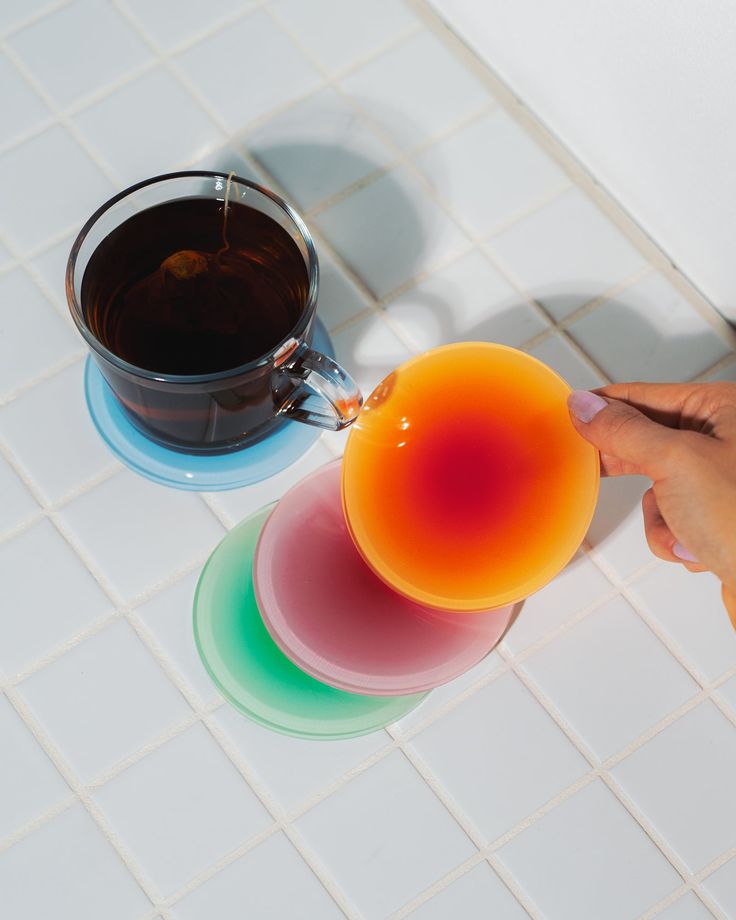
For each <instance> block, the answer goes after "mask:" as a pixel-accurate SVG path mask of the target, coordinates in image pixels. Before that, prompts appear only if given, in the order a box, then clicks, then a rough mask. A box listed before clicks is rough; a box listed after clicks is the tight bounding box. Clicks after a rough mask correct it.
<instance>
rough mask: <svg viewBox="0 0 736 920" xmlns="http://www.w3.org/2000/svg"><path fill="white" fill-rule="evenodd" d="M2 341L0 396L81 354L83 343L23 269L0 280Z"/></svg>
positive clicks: (0, 348) (0, 327)
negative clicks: (39, 332)
mask: <svg viewBox="0 0 736 920" xmlns="http://www.w3.org/2000/svg"><path fill="white" fill-rule="evenodd" d="M40 328H42V329H43V335H39V334H38V330H39V329H40ZM0 342H1V343H2V345H1V346H0V395H8V394H10V393H11V392H12V391H13V390H14V389H15V388H16V387H20V386H23V384H26V383H30V382H31V381H32V380H33V378H34V377H37V376H38V375H39V374H42V373H43V372H44V371H45V370H46V369H47V368H50V367H53V366H54V365H55V364H58V363H59V362H60V361H64V360H66V359H68V358H70V357H72V356H73V355H74V354H76V353H81V351H82V345H81V342H80V340H79V339H78V338H77V337H76V336H75V335H74V334H73V333H72V331H71V330H70V329H69V327H68V326H67V325H66V324H65V323H64V321H63V320H62V319H61V317H60V316H59V315H58V313H57V312H56V310H55V309H54V308H53V306H52V305H51V304H50V303H49V302H48V300H47V299H46V297H45V296H44V294H42V293H41V291H40V289H39V288H38V286H37V285H35V284H34V283H33V281H31V279H30V278H29V276H28V275H27V274H26V273H25V271H23V269H21V268H16V269H13V270H12V271H11V272H9V273H8V274H7V275H4V276H3V277H2V278H0ZM47 443H48V442H47Z"/></svg>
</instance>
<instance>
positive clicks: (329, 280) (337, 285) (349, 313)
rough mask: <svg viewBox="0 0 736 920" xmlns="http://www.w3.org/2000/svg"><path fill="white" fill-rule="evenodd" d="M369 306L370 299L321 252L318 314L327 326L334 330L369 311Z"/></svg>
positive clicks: (331, 259) (330, 258) (329, 257)
mask: <svg viewBox="0 0 736 920" xmlns="http://www.w3.org/2000/svg"><path fill="white" fill-rule="evenodd" d="M368 305H369V301H368V299H367V298H366V297H365V295H364V294H363V293H362V292H361V291H360V289H359V288H358V287H357V286H356V285H355V284H354V283H353V282H352V281H351V280H350V278H348V276H347V275H346V274H345V272H344V271H343V270H342V269H341V268H340V267H339V266H338V265H337V263H336V262H335V261H334V259H333V258H332V257H331V256H329V255H327V253H326V252H324V251H322V252H320V254H319V299H318V301H317V314H318V316H319V318H320V319H321V320H322V322H323V323H324V324H325V326H326V327H327V328H328V329H334V328H335V326H339V325H340V323H344V322H346V321H347V320H349V319H352V318H353V317H354V316H357V315H358V313H360V312H362V311H363V310H365V309H367V307H368Z"/></svg>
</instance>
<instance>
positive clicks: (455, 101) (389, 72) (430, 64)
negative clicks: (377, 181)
mask: <svg viewBox="0 0 736 920" xmlns="http://www.w3.org/2000/svg"><path fill="white" fill-rule="evenodd" d="M340 82H341V85H342V87H343V89H345V91H346V92H348V93H349V94H350V95H351V96H352V97H353V98H354V99H355V100H356V101H357V102H358V103H359V104H360V106H361V107H362V108H363V110H364V111H365V112H366V114H367V115H368V117H369V118H370V119H371V120H372V121H373V122H374V123H375V124H376V125H378V126H379V127H380V128H381V129H382V131H383V132H384V134H385V135H387V136H388V137H390V139H391V141H392V142H393V143H394V144H396V145H397V146H398V147H401V148H403V149H411V148H412V147H416V146H417V145H418V144H422V143H424V142H425V141H428V140H429V139H430V138H433V137H435V136H436V135H438V134H441V133H443V132H445V131H447V130H448V129H449V128H451V127H452V126H453V125H456V124H458V123H460V122H462V121H463V120H464V119H466V118H468V117H469V116H471V115H473V114H474V113H475V112H480V111H481V110H482V109H483V108H484V107H485V106H488V105H491V104H492V100H491V97H490V96H489V95H488V93H487V92H486V90H485V89H484V88H483V86H482V85H481V83H480V82H479V81H478V80H477V79H476V78H475V77H474V76H473V74H471V73H470V71H469V70H468V69H467V68H465V67H463V65H462V64H461V63H460V62H459V61H458V60H457V59H456V58H455V57H454V56H453V55H452V54H450V52H449V51H448V50H447V49H446V48H445V47H444V46H443V45H442V44H440V42H439V41H438V40H437V39H436V38H435V37H434V36H433V35H431V34H430V33H429V32H426V31H422V32H420V33H419V34H418V35H414V36H412V37H411V38H409V39H408V40H407V41H405V42H402V43H401V44H399V45H397V46H396V47H394V48H391V49H390V50H388V51H386V52H385V53H384V54H381V55H379V56H378V57H377V58H374V59H373V60H372V61H370V62H369V63H367V64H365V65H364V66H363V67H360V68H358V69H357V70H354V71H353V72H352V73H350V74H349V75H348V76H346V77H345V78H344V79H342V80H341V81H340Z"/></svg>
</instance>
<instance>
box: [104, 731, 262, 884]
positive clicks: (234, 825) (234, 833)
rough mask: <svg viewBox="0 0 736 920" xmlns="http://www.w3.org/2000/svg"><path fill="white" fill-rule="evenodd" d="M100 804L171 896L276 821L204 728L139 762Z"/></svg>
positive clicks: (110, 786) (153, 878) (109, 789)
mask: <svg viewBox="0 0 736 920" xmlns="http://www.w3.org/2000/svg"><path fill="white" fill-rule="evenodd" d="M94 798H95V800H96V801H97V803H98V804H99V806H100V807H101V808H102V810H103V811H104V812H105V815H106V816H107V818H108V820H109V821H110V823H111V825H112V826H113V828H114V829H115V831H116V832H117V833H118V834H119V835H120V838H121V839H122V841H123V842H124V844H125V846H126V847H128V848H129V849H130V851H131V852H132V854H133V855H134V857H135V859H136V860H137V861H138V862H139V864H140V865H141V867H142V868H143V871H144V872H145V873H146V875H147V876H148V877H149V878H150V879H151V881H152V883H153V885H154V886H155V888H156V890H157V891H158V892H159V893H160V894H161V895H162V896H164V897H168V896H170V895H171V894H173V893H174V892H175V891H176V890H177V889H178V888H181V887H182V886H183V885H185V884H186V883H187V882H188V881H189V880H190V879H192V878H193V877H194V876H195V875H197V874H198V873H199V872H202V871H203V870H204V869H206V868H207V867H208V866H211V865H212V864H214V863H216V862H217V860H218V859H221V858H222V857H223V856H225V855H226V854H227V853H229V852H230V851H231V850H234V849H235V848H236V847H238V846H240V845H241V844H243V843H245V842H246V841H247V840H248V839H249V838H250V837H252V836H254V835H255V834H257V833H259V832H260V831H261V830H263V829H264V828H266V827H268V825H269V824H270V823H271V819H270V818H269V815H268V813H267V812H266V810H265V809H264V808H263V806H262V805H261V803H260V802H259V801H258V799H257V798H256V796H255V795H254V794H253V792H252V791H251V790H250V789H249V787H248V786H247V784H246V782H245V780H244V779H243V778H242V777H241V776H240V774H239V773H238V772H237V771H236V770H235V767H234V766H233V765H232V763H230V761H229V760H228V759H227V757H226V756H225V754H224V753H223V752H222V750H221V749H220V748H219V747H218V745H217V744H216V743H215V742H214V740H213V739H212V736H211V735H210V734H209V732H207V730H206V729H205V728H203V727H202V725H194V726H193V727H192V728H190V729H188V730H187V731H186V732H184V734H182V735H178V736H177V737H175V738H174V739H172V740H171V741H169V742H168V743H167V744H165V745H164V746H163V747H161V748H158V749H157V750H156V751H154V752H153V753H152V754H148V755H147V756H146V757H144V758H143V760H140V761H138V763H135V764H133V766H132V767H129V768H128V769H127V770H125V771H124V772H123V773H121V774H120V775H119V776H117V777H116V778H115V779H113V780H112V781H111V782H109V783H108V784H107V785H106V786H104V787H103V788H102V789H100V790H98V791H97V792H95V794H94Z"/></svg>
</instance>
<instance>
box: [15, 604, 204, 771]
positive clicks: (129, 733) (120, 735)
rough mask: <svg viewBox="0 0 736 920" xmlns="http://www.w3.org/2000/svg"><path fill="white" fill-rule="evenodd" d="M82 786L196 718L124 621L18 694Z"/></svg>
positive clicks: (63, 658)
mask: <svg viewBox="0 0 736 920" xmlns="http://www.w3.org/2000/svg"><path fill="white" fill-rule="evenodd" d="M18 692H19V693H20V695H21V697H22V698H23V700H25V702H26V703H27V704H28V706H29V707H30V709H31V711H32V712H33V714H34V716H35V718H36V719H37V720H38V721H39V723H40V724H41V725H42V726H43V728H44V731H45V732H47V734H48V735H49V736H50V737H51V738H52V739H53V741H54V743H55V744H56V745H57V747H58V748H59V750H60V751H61V752H62V754H63V755H64V757H65V758H66V760H67V761H68V763H69V764H70V765H71V767H72V769H73V770H74V772H75V773H76V774H77V776H78V777H79V779H80V780H81V781H82V782H83V783H91V782H92V781H93V780H95V779H96V777H98V776H99V775H100V774H102V773H104V772H106V771H107V770H109V769H111V768H112V767H114V766H115V764H117V763H118V762H119V761H121V760H123V759H125V758H126V757H129V756H130V755H131V754H134V753H135V752H136V751H137V750H138V749H139V748H142V747H144V746H145V745H146V744H149V743H150V742H151V741H154V740H155V739H156V738H157V737H158V736H160V735H161V734H163V733H164V732H165V731H166V730H167V729H169V728H171V727H172V726H174V725H175V724H176V723H177V722H180V721H182V720H183V719H185V718H186V717H187V716H188V715H190V714H191V709H190V708H189V706H188V705H187V704H186V702H185V700H184V698H183V697H182V696H181V694H180V693H179V692H178V691H177V690H176V688H175V687H174V686H173V685H172V684H171V683H170V682H169V681H168V679H167V678H166V675H165V674H164V672H163V671H162V670H161V668H160V667H159V666H158V664H157V663H156V662H155V661H154V659H153V658H152V657H151V654H150V653H149V651H148V650H147V649H146V647H145V646H144V645H143V643H142V642H141V640H140V639H139V638H138V636H136V634H135V633H134V632H133V630H132V629H131V627H130V626H129V625H128V624H127V623H126V622H125V621H122V620H118V621H117V622H115V623H113V624H112V625H111V626H108V627H107V628H106V629H104V630H102V632H99V633H96V634H95V635H94V636H91V637H90V638H89V639H86V640H85V641H84V642H82V643H80V644H79V645H77V646H75V647H74V648H73V649H71V651H69V652H67V653H66V654H65V655H62V656H61V658H57V659H56V661H54V662H52V663H51V664H49V665H46V667H45V668H42V669H41V670H40V671H37V672H36V673H35V674H33V675H32V676H31V677H29V678H28V679H27V680H25V681H24V682H23V683H22V684H20V685H19V687H18Z"/></svg>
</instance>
